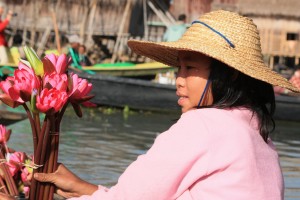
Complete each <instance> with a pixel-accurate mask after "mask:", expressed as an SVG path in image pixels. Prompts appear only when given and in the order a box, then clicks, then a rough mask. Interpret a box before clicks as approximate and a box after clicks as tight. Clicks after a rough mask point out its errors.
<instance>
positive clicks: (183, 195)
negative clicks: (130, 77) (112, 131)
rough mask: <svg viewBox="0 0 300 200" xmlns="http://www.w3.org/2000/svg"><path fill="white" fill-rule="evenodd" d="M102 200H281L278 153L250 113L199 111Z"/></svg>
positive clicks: (99, 195) (98, 195)
mask: <svg viewBox="0 0 300 200" xmlns="http://www.w3.org/2000/svg"><path fill="white" fill-rule="evenodd" d="M75 199H77V200H79V199H86V200H90V199H95V200H96V199H97V200H171V199H177V200H192V199H199V200H203V199H205V200H225V199H230V200H253V199H255V200H281V199H283V177H282V173H281V169H280V166H279V159H278V155H277V153H276V150H275V148H274V146H273V144H272V142H271V140H269V142H268V144H267V143H265V142H264V141H263V139H262V137H261V136H260V134H259V132H258V130H257V120H256V118H255V117H252V112H250V111H248V110H246V109H234V110H220V109H213V108H209V109H198V110H193V111H189V112H187V113H184V114H182V116H181V118H180V119H179V120H178V122H177V123H176V124H174V125H173V126H172V127H171V128H170V129H169V130H167V131H166V132H164V133H162V134H160V135H159V136H158V137H157V138H156V140H155V143H154V144H153V146H152V147H151V148H150V149H149V151H148V152H147V153H146V154H145V155H141V156H139V157H138V159H137V160H136V161H135V162H133V163H132V164H131V165H130V166H129V167H128V168H127V169H126V170H125V172H124V173H123V174H122V175H121V176H120V178H119V180H118V183H117V184H116V185H115V186H113V187H112V188H110V189H107V188H105V187H103V186H99V190H97V191H96V192H95V193H94V194H93V195H92V196H82V197H80V198H72V200H75Z"/></svg>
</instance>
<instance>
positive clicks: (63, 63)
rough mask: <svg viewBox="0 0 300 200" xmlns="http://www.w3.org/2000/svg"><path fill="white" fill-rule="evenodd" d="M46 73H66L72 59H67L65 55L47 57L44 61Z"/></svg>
mask: <svg viewBox="0 0 300 200" xmlns="http://www.w3.org/2000/svg"><path fill="white" fill-rule="evenodd" d="M42 62H43V64H44V71H45V73H48V74H51V73H52V72H54V71H56V72H57V73H58V74H63V73H65V72H66V70H67V68H68V66H69V64H70V62H71V58H69V57H67V56H66V55H65V54H62V55H60V56H57V55H55V54H48V55H46V56H45V57H44V58H43V60H42Z"/></svg>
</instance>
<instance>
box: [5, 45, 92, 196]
mask: <svg viewBox="0 0 300 200" xmlns="http://www.w3.org/2000/svg"><path fill="white" fill-rule="evenodd" d="M24 51H25V54H26V58H27V60H21V61H20V63H19V65H18V69H16V70H15V71H14V76H11V77H7V78H6V80H5V81H2V82H1V83H0V89H1V90H2V91H3V93H2V94H0V99H1V101H2V102H4V103H5V104H7V105H8V106H10V107H13V108H14V107H17V106H23V107H24V109H25V110H26V112H27V116H28V119H29V121H30V125H31V129H32V137H33V147H34V155H33V159H32V164H31V165H28V166H31V168H32V169H33V173H35V172H46V173H50V172H54V171H55V170H56V169H57V159H58V145H59V133H60V123H61V120H62V117H63V114H64V112H65V110H66V108H67V106H68V104H69V103H70V104H71V105H72V106H73V108H74V110H75V112H76V114H77V115H78V116H79V117H81V116H82V112H81V107H80V104H82V103H83V102H86V101H89V100H90V99H91V98H92V97H93V96H92V95H89V93H90V91H91V89H92V84H91V83H89V82H88V81H87V80H86V79H82V78H79V77H78V75H77V74H74V73H70V74H68V73H67V69H68V66H69V65H70V62H71V59H70V58H68V57H67V56H66V55H64V54H62V55H60V56H56V55H54V54H50V55H46V56H45V57H44V58H43V59H42V60H40V59H39V58H38V56H37V54H36V53H35V52H34V50H33V49H32V48H29V47H24ZM41 115H43V122H41V120H40V119H41ZM22 161H23V160H22ZM6 162H9V160H7V161H6ZM53 193H54V187H53V186H51V185H45V184H41V183H37V182H36V181H35V180H34V179H31V184H30V195H29V199H31V200H35V199H39V200H49V199H53ZM13 195H15V194H13Z"/></svg>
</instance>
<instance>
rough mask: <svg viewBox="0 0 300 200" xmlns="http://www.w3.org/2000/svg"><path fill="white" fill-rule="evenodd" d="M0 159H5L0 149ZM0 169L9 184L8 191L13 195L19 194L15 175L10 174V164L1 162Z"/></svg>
mask: <svg viewBox="0 0 300 200" xmlns="http://www.w3.org/2000/svg"><path fill="white" fill-rule="evenodd" d="M7 153H8V152H7ZM0 159H1V160H5V157H4V155H3V153H2V152H1V151H0ZM0 170H1V171H2V173H3V178H4V180H5V183H6V185H7V189H8V193H9V194H10V195H12V196H18V195H19V193H18V189H17V187H16V183H15V181H14V179H13V177H12V176H11V175H10V172H9V169H8V166H7V165H5V164H4V163H1V164H0ZM2 182H3V181H2Z"/></svg>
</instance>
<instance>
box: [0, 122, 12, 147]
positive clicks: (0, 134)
mask: <svg viewBox="0 0 300 200" xmlns="http://www.w3.org/2000/svg"><path fill="white" fill-rule="evenodd" d="M10 134H11V131H10V130H7V129H6V127H5V126H3V125H0V143H4V144H5V143H6V142H7V141H8V140H9V138H10Z"/></svg>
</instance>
